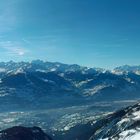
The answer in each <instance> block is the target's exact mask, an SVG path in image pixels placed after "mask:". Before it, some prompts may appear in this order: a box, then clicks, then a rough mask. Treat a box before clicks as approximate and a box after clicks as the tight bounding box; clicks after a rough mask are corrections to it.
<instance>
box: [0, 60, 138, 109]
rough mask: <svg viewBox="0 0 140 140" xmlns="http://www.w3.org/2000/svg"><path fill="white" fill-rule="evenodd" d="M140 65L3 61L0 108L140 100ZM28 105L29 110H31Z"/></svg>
mask: <svg viewBox="0 0 140 140" xmlns="http://www.w3.org/2000/svg"><path fill="white" fill-rule="evenodd" d="M139 91H140V66H135V67H131V66H123V67H118V68H115V69H114V70H113V71H108V70H104V69H100V68H88V67H82V66H79V65H76V64H74V65H67V64H62V63H58V62H55V63H53V62H44V61H41V60H35V61H32V62H13V61H10V62H0V104H1V109H6V108H7V106H8V105H9V102H10V103H11V105H10V106H9V107H8V108H9V109H10V108H11V109H12V108H20V107H25V105H26V104H27V103H28V105H29V106H30V107H39V106H40V105H41V106H42V108H43V107H44V106H45V107H46V106H49V107H50V106H56V104H57V106H61V105H62V106H63V105H69V104H81V103H83V102H89V101H98V102H99V101H108V100H109V101H116V100H130V99H131V100H132V99H134V100H135V99H137V100H138V99H139V98H140V94H139ZM62 99H64V100H62ZM29 106H28V107H29Z"/></svg>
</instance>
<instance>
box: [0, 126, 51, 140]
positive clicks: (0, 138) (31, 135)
mask: <svg viewBox="0 0 140 140" xmlns="http://www.w3.org/2000/svg"><path fill="white" fill-rule="evenodd" d="M0 140H52V139H51V138H50V137H49V136H48V135H47V134H45V133H44V132H43V131H42V130H41V128H39V127H31V128H30V127H29V128H27V127H22V126H15V127H12V128H8V129H6V130H3V131H0Z"/></svg>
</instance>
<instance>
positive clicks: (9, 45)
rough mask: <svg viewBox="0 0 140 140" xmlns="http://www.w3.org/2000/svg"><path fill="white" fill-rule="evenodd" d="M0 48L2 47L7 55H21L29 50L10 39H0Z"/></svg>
mask: <svg viewBox="0 0 140 140" xmlns="http://www.w3.org/2000/svg"><path fill="white" fill-rule="evenodd" d="M0 48H1V49H3V50H4V52H5V53H7V54H8V55H17V56H23V55H25V54H26V53H27V52H29V50H27V49H25V48H23V47H21V46H20V43H18V42H12V41H1V42H0Z"/></svg>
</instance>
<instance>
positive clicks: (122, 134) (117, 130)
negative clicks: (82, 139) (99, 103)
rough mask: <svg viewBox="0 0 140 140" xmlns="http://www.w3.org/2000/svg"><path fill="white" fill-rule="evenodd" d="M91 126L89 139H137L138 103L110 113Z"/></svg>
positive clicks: (139, 119)
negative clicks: (91, 134)
mask: <svg viewBox="0 0 140 140" xmlns="http://www.w3.org/2000/svg"><path fill="white" fill-rule="evenodd" d="M93 126H94V128H93V131H94V132H93V136H92V137H91V138H90V140H99V139H100V140H139V139H140V103H137V104H135V105H133V106H129V107H127V108H124V109H122V110H119V111H117V112H115V113H113V114H110V115H108V116H106V117H104V118H103V119H101V120H99V121H97V122H96V123H95V124H93Z"/></svg>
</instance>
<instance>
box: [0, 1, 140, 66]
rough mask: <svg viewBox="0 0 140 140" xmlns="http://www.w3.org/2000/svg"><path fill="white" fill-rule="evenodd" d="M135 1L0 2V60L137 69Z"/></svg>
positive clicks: (139, 32)
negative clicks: (44, 61) (133, 66)
mask: <svg viewBox="0 0 140 140" xmlns="http://www.w3.org/2000/svg"><path fill="white" fill-rule="evenodd" d="M139 7H140V1H139V0H0V61H9V60H14V61H31V60H33V59H43V60H48V61H59V62H63V63H68V64H72V63H77V64H80V65H85V66H90V67H103V68H113V67H116V66H119V65H123V64H129V65H139V64H140V55H139V52H140V8H139Z"/></svg>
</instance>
